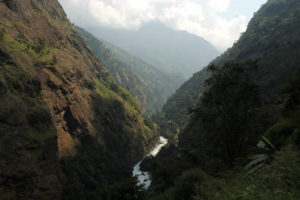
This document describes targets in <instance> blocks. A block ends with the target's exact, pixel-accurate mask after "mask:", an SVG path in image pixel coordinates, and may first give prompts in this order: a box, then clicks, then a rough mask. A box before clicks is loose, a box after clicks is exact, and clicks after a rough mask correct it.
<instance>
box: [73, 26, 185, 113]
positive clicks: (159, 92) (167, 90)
mask: <svg viewBox="0 0 300 200" xmlns="http://www.w3.org/2000/svg"><path fill="white" fill-rule="evenodd" d="M76 29H77V30H78V31H79V33H80V34H81V36H82V37H83V39H84V40H85V42H86V43H87V44H88V45H89V46H90V47H91V48H92V50H93V51H94V53H95V55H96V56H97V58H98V59H99V60H100V62H101V63H102V64H103V65H104V66H106V67H107V68H108V69H109V70H110V72H111V73H112V75H113V77H114V79H115V81H116V82H117V83H118V84H120V85H122V86H123V87H124V88H126V89H127V90H128V91H129V92H130V93H131V94H132V95H134V96H135V98H136V99H137V100H138V101H139V103H140V105H141V106H142V108H143V110H144V111H145V112H146V113H147V114H153V113H154V112H157V111H158V110H160V109H161V108H162V106H163V105H164V103H165V102H166V101H167V98H168V97H169V96H171V94H173V93H174V92H175V90H176V89H177V88H178V87H179V84H181V82H182V79H180V78H179V77H175V76H171V75H168V74H166V73H163V72H161V71H159V70H157V69H156V68H154V67H152V66H150V65H148V64H146V63H144V62H143V61H142V60H140V59H138V58H136V57H134V56H132V55H130V54H128V53H127V52H125V51H123V50H121V49H119V48H117V47H116V46H114V45H112V44H109V43H107V42H105V41H99V40H98V39H97V38H95V37H94V36H93V35H92V34H90V33H88V32H86V31H85V30H83V29H81V28H79V27H76Z"/></svg>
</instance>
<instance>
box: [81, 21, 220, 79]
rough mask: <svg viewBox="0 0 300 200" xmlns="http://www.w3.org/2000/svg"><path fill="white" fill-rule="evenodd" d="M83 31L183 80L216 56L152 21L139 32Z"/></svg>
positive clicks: (188, 36) (182, 33)
mask: <svg viewBox="0 0 300 200" xmlns="http://www.w3.org/2000/svg"><path fill="white" fill-rule="evenodd" d="M84 28H85V29H86V30H88V31H89V32H91V33H92V34H94V35H95V36H96V37H98V38H101V39H104V40H106V41H107V42H110V43H112V44H114V45H116V46H118V47H120V48H122V49H124V50H126V51H127V52H129V53H130V54H132V55H134V56H137V57H139V58H141V59H142V60H144V61H145V62H146V63H149V64H151V65H153V66H155V67H156V68H157V69H159V70H161V71H164V72H166V73H169V74H173V75H179V76H181V77H183V78H185V79H187V78H189V77H190V76H191V75H192V74H193V73H194V72H197V71H199V70H200V69H202V68H203V67H204V66H206V65H207V64H208V63H209V62H210V61H211V60H212V59H214V58H215V57H216V56H218V55H219V54H220V53H219V52H218V51H217V50H216V49H215V47H213V46H212V45H211V44H210V43H209V42H207V41H206V40H204V39H203V38H201V37H199V36H196V35H193V34H190V33H188V32H186V31H178V30H173V29H171V28H169V27H167V26H165V25H163V24H162V23H160V22H156V21H154V22H149V23H146V24H144V25H142V26H141V27H140V29H139V30H125V29H113V28H108V27H84Z"/></svg>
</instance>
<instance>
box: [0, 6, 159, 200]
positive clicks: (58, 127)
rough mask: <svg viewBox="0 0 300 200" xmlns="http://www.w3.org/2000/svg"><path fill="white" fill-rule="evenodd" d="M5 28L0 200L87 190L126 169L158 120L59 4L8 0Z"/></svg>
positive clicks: (1, 36)
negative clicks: (148, 115) (146, 114)
mask: <svg viewBox="0 0 300 200" xmlns="http://www.w3.org/2000/svg"><path fill="white" fill-rule="evenodd" d="M0 31H1V32H0V57H1V59H0V199H60V198H61V195H63V197H64V199H68V198H71V197H70V195H74V194H75V195H76V194H80V195H83V196H84V197H86V196H87V195H90V193H89V190H91V191H92V190H93V191H94V193H95V194H98V193H97V192H99V191H98V190H94V188H95V187H96V188H100V186H101V185H103V184H106V183H109V182H111V181H115V180H118V179H119V178H120V177H123V176H125V175H126V173H127V171H128V169H130V167H131V165H132V164H133V162H135V161H136V160H137V159H138V158H139V157H141V156H142V155H143V153H144V152H145V151H146V149H147V148H149V146H151V144H152V143H153V141H154V140H155V138H156V137H155V136H156V135H157V127H156V126H155V125H153V126H151V127H149V123H148V126H147V125H146V124H145V122H144V118H143V117H142V111H141V108H140V106H139V104H138V103H137V102H136V100H135V99H134V98H133V97H132V96H131V95H130V94H129V93H128V92H127V91H126V90H125V89H123V88H122V87H120V86H118V85H117V84H116V83H115V82H114V81H113V78H112V77H111V75H110V73H109V71H108V70H107V69H106V68H105V67H103V66H102V65H101V64H100V63H99V61H98V60H97V59H96V57H95V56H94V55H93V53H92V52H91V51H90V49H89V48H87V47H86V45H85V43H84V42H83V40H82V39H81V38H80V36H79V35H78V34H77V32H76V31H75V30H74V29H73V28H72V25H71V24H70V23H69V21H68V19H67V17H66V15H65V13H64V11H63V9H62V8H61V6H60V5H59V3H58V2H57V1H56V0H54V1H47V0H22V1H19V0H10V1H7V0H2V1H0ZM83 158H84V159H83ZM77 164H79V166H77ZM80 164H82V165H88V166H84V167H85V169H83V166H82V165H80ZM86 168H89V169H88V170H87V169H86ZM107 169H109V170H107ZM105 170H107V171H105ZM108 171H109V172H111V173H110V174H107V173H108ZM83 174H84V175H85V176H86V177H87V178H86V179H88V178H90V179H93V180H89V182H88V181H87V180H82V179H80V176H82V175H83ZM74 182H76V183H78V184H81V187H79V188H78V187H77V186H74ZM62 188H63V190H62ZM99 190H101V189H99ZM62 191H63V194H62ZM77 198H81V197H79V196H77Z"/></svg>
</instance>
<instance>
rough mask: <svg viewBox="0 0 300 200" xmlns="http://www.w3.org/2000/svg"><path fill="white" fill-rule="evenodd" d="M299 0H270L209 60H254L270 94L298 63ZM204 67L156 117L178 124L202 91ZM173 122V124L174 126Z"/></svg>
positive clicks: (177, 92) (258, 73)
mask: <svg viewBox="0 0 300 200" xmlns="http://www.w3.org/2000/svg"><path fill="white" fill-rule="evenodd" d="M298 5H299V1H295V0H293V1H290V2H287V1H284V0H270V1H268V3H267V4H265V5H263V6H262V8H261V9H260V10H259V11H258V12H256V13H255V14H254V17H253V18H252V19H251V21H250V22H249V24H248V27H247V30H246V32H245V33H243V35H242V36H241V38H240V39H239V40H238V41H237V42H236V43H235V44H234V45H233V47H232V48H230V49H228V50H227V51H226V52H225V53H223V54H222V55H221V56H219V57H218V58H216V59H215V60H214V61H212V62H211V63H210V64H215V65H217V66H222V65H223V64H224V63H226V62H243V61H244V60H247V59H254V60H257V61H258V71H257V81H258V82H259V85H260V86H261V88H262V90H263V92H264V93H265V94H266V95H265V96H269V98H270V97H271V96H273V95H274V93H277V91H278V89H279V88H280V87H283V86H284V85H286V84H287V82H288V80H289V78H290V77H291V75H292V74H294V73H295V71H296V70H297V68H298V67H299V65H300V59H299V56H298V54H299V51H300V38H299V33H300V28H299V27H300V26H299V22H298V17H299V6H298ZM208 77H209V72H207V68H204V69H203V70H201V71H199V72H197V73H195V74H194V75H193V76H192V77H191V78H190V79H189V80H188V81H186V82H185V83H184V84H183V85H182V86H181V87H180V88H179V89H178V90H177V91H176V93H175V94H174V95H173V96H171V97H170V98H169V99H168V101H167V103H166V104H165V105H164V107H163V109H162V115H161V116H160V118H166V119H165V121H168V120H171V121H173V122H175V124H177V125H178V124H179V126H182V125H183V123H184V121H185V120H186V119H187V111H188V109H189V108H190V107H192V106H193V104H194V103H196V101H197V99H198V98H199V95H201V93H203V92H204V89H205V84H204V82H205V80H206V79H207V78H208ZM177 125H175V126H177Z"/></svg>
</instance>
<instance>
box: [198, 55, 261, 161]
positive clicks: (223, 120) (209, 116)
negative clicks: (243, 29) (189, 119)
mask: <svg viewBox="0 0 300 200" xmlns="http://www.w3.org/2000/svg"><path fill="white" fill-rule="evenodd" d="M256 68H257V63H256V62H254V61H245V62H243V63H226V64H224V65H223V66H222V67H220V68H217V67H215V66H214V65H212V66H210V67H209V68H208V70H209V71H210V72H211V76H210V78H209V79H208V80H207V81H206V87H207V89H206V91H205V92H204V94H203V95H202V97H201V98H200V102H199V104H198V107H197V109H196V118H199V117H200V118H201V123H202V125H201V126H202V131H203V132H204V133H201V134H204V137H207V138H209V141H210V142H212V143H214V144H215V145H218V147H219V149H220V150H221V152H222V154H223V155H224V156H225V159H228V160H231V161H233V160H235V158H236V157H238V156H239V155H241V154H242V153H244V152H245V151H246V150H247V142H248V141H249V139H250V138H251V137H252V136H253V135H254V134H253V133H254V132H255V131H254V127H255V108H256V107H257V106H259V104H260V95H259V88H258V86H257V84H256V83H255V78H254V77H255V74H254V72H255V71H256Z"/></svg>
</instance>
